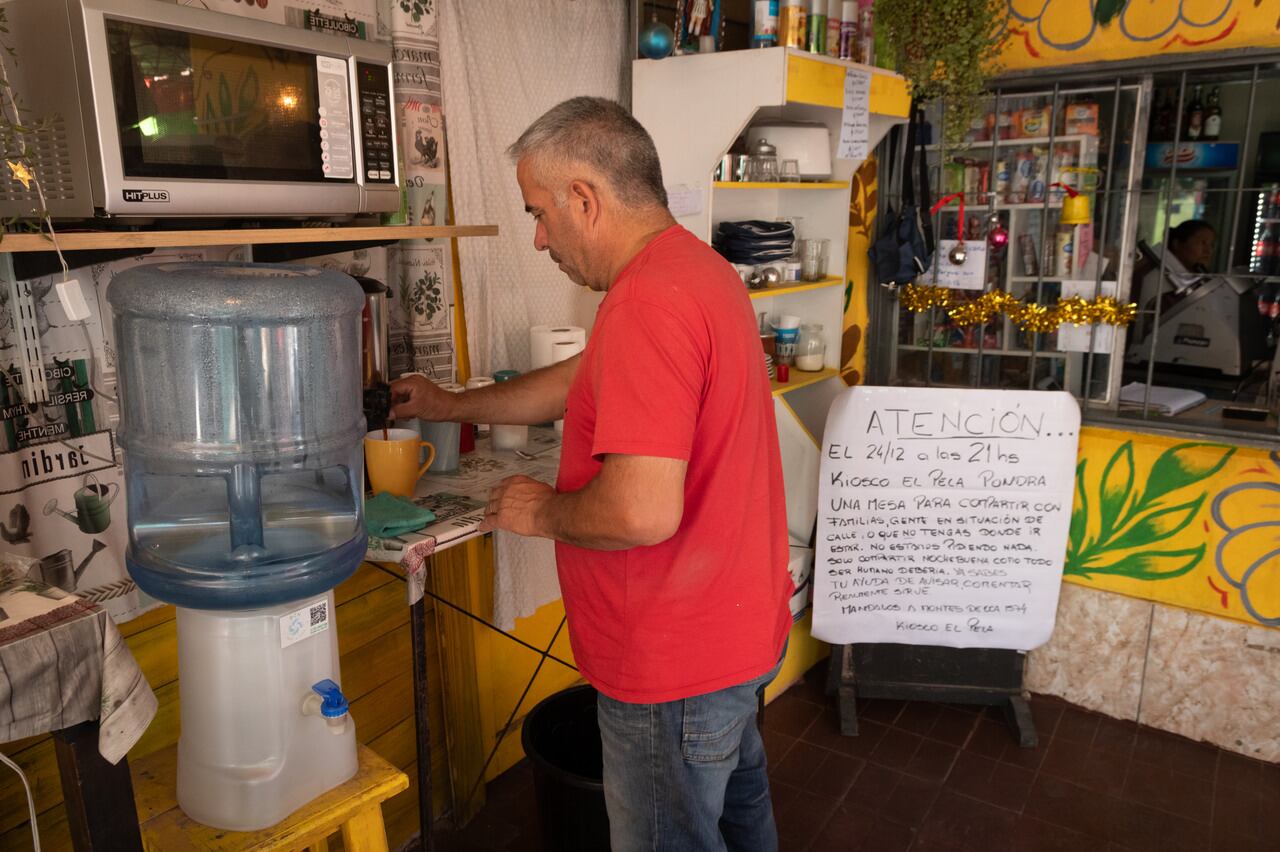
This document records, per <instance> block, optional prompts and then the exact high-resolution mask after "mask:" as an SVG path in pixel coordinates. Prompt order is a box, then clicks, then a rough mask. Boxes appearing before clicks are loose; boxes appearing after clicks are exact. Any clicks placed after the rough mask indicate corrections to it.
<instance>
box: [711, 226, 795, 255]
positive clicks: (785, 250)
mask: <svg viewBox="0 0 1280 852" xmlns="http://www.w3.org/2000/svg"><path fill="white" fill-rule="evenodd" d="M795 239H796V233H795V228H794V227H793V226H792V225H791V223H790V222H765V221H762V220H758V219H749V220H746V221H742V222H721V223H720V226H719V228H718V229H717V230H716V235H715V238H714V239H713V240H712V244H713V245H714V246H715V249H716V251H718V252H720V254H721V255H723V256H724V258H725V259H726V260H728V261H729V262H730V263H745V264H759V263H769V262H771V261H778V260H785V259H786V258H788V257H791V255H792V254H793V253H794V252H795Z"/></svg>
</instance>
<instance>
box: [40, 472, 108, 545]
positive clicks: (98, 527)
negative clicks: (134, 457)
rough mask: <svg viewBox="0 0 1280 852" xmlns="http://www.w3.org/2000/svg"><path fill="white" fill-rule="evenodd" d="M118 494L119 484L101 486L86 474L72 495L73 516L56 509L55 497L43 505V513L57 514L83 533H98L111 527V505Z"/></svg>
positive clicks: (56, 499)
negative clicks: (73, 503) (82, 483)
mask: <svg viewBox="0 0 1280 852" xmlns="http://www.w3.org/2000/svg"><path fill="white" fill-rule="evenodd" d="M90 480H92V482H90ZM119 494H120V483H118V482H112V483H111V484H109V485H103V484H101V483H100V482H98V477H96V476H94V475H93V474H92V473H88V474H85V477H84V485H83V486H81V487H80V488H79V489H77V490H76V492H75V494H74V495H72V499H74V500H75V503H76V513H75V514H74V515H73V514H71V513H70V512H66V511H63V510H62V509H59V508H58V498H57V497H54V498H53V499H52V500H50V501H49V502H48V503H45V504H44V513H45V515H46V516H48V515H52V514H53V513H54V512H57V513H58V514H59V515H61V516H62V517H64V518H66V519H67V520H68V521H70V522H71V523H73V524H75V525H76V526H77V527H79V528H80V531H81V532H83V533H89V534H90V535H92V534H94V533H100V532H102V531H103V530H105V529H106V528H107V527H109V526H111V504H112V503H113V502H114V501H115V499H116V497H117V496H118V495H119Z"/></svg>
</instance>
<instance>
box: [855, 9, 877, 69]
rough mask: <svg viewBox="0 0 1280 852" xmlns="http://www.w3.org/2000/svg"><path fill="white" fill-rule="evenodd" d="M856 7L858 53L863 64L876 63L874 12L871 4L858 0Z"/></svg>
mask: <svg viewBox="0 0 1280 852" xmlns="http://www.w3.org/2000/svg"><path fill="white" fill-rule="evenodd" d="M859 3H860V7H859V9H858V53H859V54H860V55H861V59H860V60H859V61H860V62H861V63H862V64H863V65H875V64H876V29H875V12H874V11H873V10H872V5H871V4H870V3H867V2H862V0H859Z"/></svg>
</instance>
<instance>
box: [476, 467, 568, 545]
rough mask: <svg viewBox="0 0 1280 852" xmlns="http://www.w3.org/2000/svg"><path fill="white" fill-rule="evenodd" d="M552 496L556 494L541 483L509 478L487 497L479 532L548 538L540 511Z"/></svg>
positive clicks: (518, 477)
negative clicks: (505, 532)
mask: <svg viewBox="0 0 1280 852" xmlns="http://www.w3.org/2000/svg"><path fill="white" fill-rule="evenodd" d="M555 496H556V490H555V489H554V488H552V487H551V486H550V485H547V484H546V483H545V482H539V481H538V480H536V479H530V478H529V477H527V476H509V477H507V478H506V479H504V480H502V482H500V483H498V487H497V488H495V489H493V491H491V492H490V493H489V505H488V506H487V507H486V508H485V513H484V522H483V523H481V524H480V531H481V532H488V531H489V530H508V531H510V532H513V533H515V534H516V535H530V536H539V537H541V538H550V537H551V533H550V531H549V530H548V529H546V528H545V524H544V523H543V517H542V510H543V507H545V506H546V505H547V504H548V503H549V502H551V500H552V498H554V497H555Z"/></svg>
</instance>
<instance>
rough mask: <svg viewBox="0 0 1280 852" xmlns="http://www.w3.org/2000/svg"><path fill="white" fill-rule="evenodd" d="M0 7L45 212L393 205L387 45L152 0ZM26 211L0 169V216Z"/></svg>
mask: <svg viewBox="0 0 1280 852" xmlns="http://www.w3.org/2000/svg"><path fill="white" fill-rule="evenodd" d="M5 12H6V15H7V18H8V26H9V36H8V38H7V41H8V42H9V44H11V45H13V46H14V49H15V55H14V57H13V58H12V59H10V60H9V62H8V66H9V80H10V85H11V87H12V90H13V91H14V93H15V94H16V96H17V99H18V102H19V104H20V105H21V106H22V107H24V108H25V109H26V110H28V113H27V114H26V115H25V116H24V118H25V119H26V120H27V122H28V123H29V124H31V125H33V129H32V130H31V131H30V132H29V133H28V134H27V136H26V143H27V147H28V150H29V151H30V152H31V153H30V162H31V165H32V167H33V170H34V171H35V173H36V176H37V177H38V178H39V179H40V182H41V186H42V188H43V190H44V194H45V201H46V205H47V209H48V211H49V214H50V215H51V216H53V217H54V218H56V219H62V220H86V219H89V220H92V219H101V218H107V219H112V218H116V217H124V218H126V219H136V218H139V217H142V218H146V219H154V218H177V217H181V218H209V217H212V218H232V217H253V218H258V217H281V218H299V219H305V218H334V219H343V218H350V217H352V216H355V215H357V214H362V213H382V212H390V211H394V210H397V209H399V206H400V176H399V172H398V165H397V157H396V122H395V108H394V92H393V89H392V75H391V49H390V47H389V46H387V45H383V44H376V43H371V42H366V41H362V40H360V39H354V38H347V37H345V36H338V35H331V34H327V33H320V32H309V31H306V30H301V29H296V28H293V27H287V26H284V25H282V24H273V23H266V22H261V21H254V20H251V19H248V18H242V17H238V16H234V15H227V14H223V13H219V12H211V11H207V10H205V9H197V8H191V7H187V6H178V5H175V4H172V3H166V2H160V0H8V2H6V3H5ZM4 171H5V172H9V170H8V169H5V170H4ZM38 204H39V201H38V197H37V195H36V188H35V186H34V185H33V186H31V187H29V188H27V187H24V186H23V185H22V184H21V183H20V182H18V181H16V180H15V179H14V176H13V175H12V174H4V175H3V176H0V216H5V217H9V216H30V215H32V214H33V213H34V212H35V211H37V210H38Z"/></svg>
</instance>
